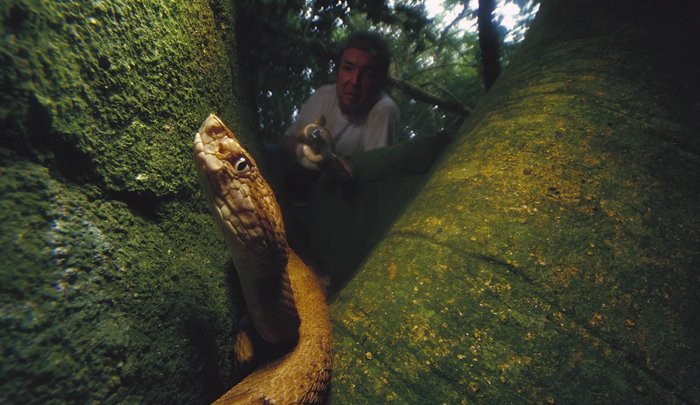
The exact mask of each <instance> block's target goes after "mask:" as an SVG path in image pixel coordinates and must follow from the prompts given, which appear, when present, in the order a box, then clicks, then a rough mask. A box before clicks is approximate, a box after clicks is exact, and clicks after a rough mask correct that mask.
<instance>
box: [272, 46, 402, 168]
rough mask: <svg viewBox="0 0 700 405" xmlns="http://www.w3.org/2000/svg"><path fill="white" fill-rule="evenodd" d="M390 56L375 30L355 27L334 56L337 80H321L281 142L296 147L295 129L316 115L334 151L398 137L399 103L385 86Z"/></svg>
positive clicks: (373, 146)
mask: <svg viewBox="0 0 700 405" xmlns="http://www.w3.org/2000/svg"><path fill="white" fill-rule="evenodd" d="M390 62H391V56H390V53H389V48H388V47H387V45H386V43H384V41H383V40H382V39H381V38H380V37H379V35H377V34H375V33H370V32H359V33H355V34H352V35H350V36H349V37H348V38H347V39H346V40H345V41H344V42H343V43H342V44H341V47H340V51H339V52H338V56H337V58H336V67H335V77H336V83H335V84H329V85H325V86H322V87H321V88H319V89H318V90H316V92H314V94H312V95H311V97H309V99H308V100H307V101H306V102H305V103H304V105H303V106H302V107H301V110H300V111H299V115H298V116H297V118H296V120H295V121H294V123H293V124H292V126H291V127H290V128H289V129H288V130H287V131H286V132H285V138H284V140H283V143H284V145H285V148H286V149H287V150H289V151H295V153H297V158H298V159H299V158H300V156H299V155H298V151H296V149H297V146H298V145H297V143H298V142H297V139H296V136H297V134H299V133H300V131H302V129H303V128H304V127H305V126H306V125H308V124H311V123H314V122H316V121H317V120H318V119H319V117H320V116H324V117H325V125H324V126H325V127H326V128H327V129H328V130H329V131H330V133H331V135H332V137H333V140H334V143H335V152H336V154H338V155H340V156H349V155H352V154H355V153H359V152H365V151H368V150H372V149H376V148H379V147H382V146H386V145H389V144H392V143H394V142H395V141H396V136H397V133H398V130H399V108H398V106H397V105H396V103H395V102H394V100H392V99H391V98H390V97H389V96H388V95H386V93H384V91H383V89H384V86H385V84H386V82H387V76H388V69H389V64H390Z"/></svg>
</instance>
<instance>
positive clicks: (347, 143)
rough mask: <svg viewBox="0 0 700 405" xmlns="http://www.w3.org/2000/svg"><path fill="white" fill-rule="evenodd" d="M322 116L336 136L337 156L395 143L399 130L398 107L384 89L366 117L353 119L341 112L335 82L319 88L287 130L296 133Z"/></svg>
mask: <svg viewBox="0 0 700 405" xmlns="http://www.w3.org/2000/svg"><path fill="white" fill-rule="evenodd" d="M320 115H323V116H325V117H326V125H325V127H326V129H328V131H329V132H330V133H331V135H332V136H333V140H334V142H335V151H336V153H337V154H338V155H341V156H349V155H352V154H355V153H358V152H365V151H368V150H372V149H376V148H380V147H382V146H386V145H390V144H392V143H395V142H396V137H397V134H398V130H399V107H398V106H397V105H396V103H395V102H394V100H392V99H391V97H389V96H388V95H386V94H385V93H384V92H382V93H381V95H380V98H379V101H377V103H376V104H375V105H374V106H373V107H372V109H371V110H370V111H369V113H368V114H367V116H365V117H363V118H362V119H360V120H355V121H351V120H350V119H349V118H348V117H347V116H346V115H345V114H343V113H342V111H340V105H339V104H338V94H337V93H336V89H335V84H327V85H325V86H322V87H320V88H319V89H317V90H316V92H314V94H312V95H311V97H309V99H308V100H306V102H305V103H304V105H302V106H301V110H300V111H299V115H298V116H297V118H296V120H294V123H293V124H292V126H290V127H289V129H287V131H286V132H285V135H286V136H294V135H296V134H298V133H299V132H301V130H302V129H303V128H304V127H305V126H306V125H308V124H310V123H313V122H316V120H317V119H318V118H319V116H320Z"/></svg>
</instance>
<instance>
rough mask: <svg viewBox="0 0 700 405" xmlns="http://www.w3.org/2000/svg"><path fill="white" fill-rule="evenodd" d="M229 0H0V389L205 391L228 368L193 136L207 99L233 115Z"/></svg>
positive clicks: (130, 394)
mask: <svg viewBox="0 0 700 405" xmlns="http://www.w3.org/2000/svg"><path fill="white" fill-rule="evenodd" d="M232 6H233V5H232V3H229V2H206V1H195V2H170V1H147V2H130V1H117V2H105V1H84V2H83V1H77V2H37V1H31V0H26V1H19V0H17V1H6V2H2V4H1V5H0V18H1V19H2V26H1V29H2V31H1V32H0V37H1V38H2V43H0V47H1V48H0V65H1V67H2V69H1V71H2V75H1V76H0V78H1V80H2V82H1V83H0V87H1V88H2V89H3V91H2V93H0V100H1V101H2V102H1V103H0V106H1V107H0V120H2V123H3V128H4V130H3V131H4V132H3V137H2V141H1V142H2V144H1V145H0V152H1V153H0V170H1V171H2V175H1V176H0V190H1V192H0V207H1V211H2V212H1V213H0V227H1V228H0V230H1V231H2V233H1V234H0V243H1V244H0V246H1V250H0V262H2V263H3V266H2V267H1V270H0V271H1V273H0V307H1V308H2V311H1V312H0V323H1V324H2V326H3V334H2V336H1V337H0V347H1V350H2V353H3V354H2V357H0V375H2V380H3V384H2V388H0V402H4V403H19V402H22V403H46V402H89V401H94V402H100V403H103V402H104V403H204V402H207V401H210V400H211V399H212V398H213V397H214V396H216V395H217V394H219V393H220V392H221V391H223V390H224V389H225V388H227V387H228V386H229V385H230V384H231V381H232V380H234V379H235V378H238V377H240V376H236V375H235V374H234V371H233V370H234V369H233V365H232V364H231V359H232V356H231V350H232V336H233V331H234V328H235V322H234V319H235V317H236V311H237V306H236V305H235V301H234V297H233V296H232V295H231V282H232V281H233V280H234V278H233V277H232V268H231V265H230V261H229V260H228V255H227V253H226V251H225V249H224V245H223V240H222V239H221V237H220V235H219V234H218V232H217V230H216V228H215V227H214V225H213V223H212V221H211V219H210V216H209V213H208V211H207V210H206V209H205V206H204V203H203V199H202V198H201V195H200V194H199V192H198V190H199V186H198V184H197V181H196V176H195V173H194V165H193V163H192V157H191V151H190V148H191V142H192V138H193V135H194V132H195V131H196V130H197V128H198V127H199V125H200V124H201V122H202V120H203V119H204V118H205V117H206V116H207V114H209V113H210V112H217V113H219V114H221V115H222V116H223V117H224V118H225V119H226V121H227V123H230V124H231V125H232V126H233V127H236V128H240V127H241V126H240V125H239V124H238V120H237V119H236V115H235V113H236V106H237V101H236V100H237V99H236V92H235V89H236V84H235V80H234V79H235V77H234V76H233V73H234V72H235V64H236V61H235V56H234V55H230V54H229V52H228V51H229V50H230V49H231V48H232V47H233V46H234V45H235V44H228V43H225V42H224V41H228V40H231V39H232V31H233V25H232V21H233V16H234V12H233V10H232ZM241 132H242V134H243V136H244V137H245V135H247V134H248V132H247V131H245V130H241Z"/></svg>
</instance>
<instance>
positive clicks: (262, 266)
mask: <svg viewBox="0 0 700 405" xmlns="http://www.w3.org/2000/svg"><path fill="white" fill-rule="evenodd" d="M193 151H194V155H195V162H196V165H197V168H198V169H199V170H198V171H199V174H200V178H201V180H202V188H203V191H204V193H205V194H206V195H207V196H208V200H209V202H210V206H211V208H212V211H213V214H214V218H215V221H216V222H217V223H218V224H219V227H220V228H221V229H222V231H223V233H224V238H225V239H226V243H227V245H228V247H229V251H230V252H231V255H232V257H233V262H234V264H235V267H236V270H237V272H238V275H239V278H240V280H241V287H242V289H243V294H244V297H245V300H246V304H247V307H248V311H249V312H250V317H251V319H252V321H253V326H254V327H255V329H256V331H257V332H258V333H259V335H260V336H261V337H262V339H263V340H265V341H266V342H268V343H270V344H273V345H277V344H284V343H289V342H296V344H294V346H293V348H292V349H291V351H289V352H288V353H286V354H284V355H283V356H282V357H280V358H278V359H276V360H273V361H271V362H270V363H267V364H265V365H263V366H261V367H260V368H258V369H257V370H255V371H253V372H252V373H251V374H249V375H248V376H247V377H245V378H244V379H243V380H242V381H240V382H239V383H238V384H236V385H235V386H234V387H233V388H231V389H230V390H229V391H228V392H226V393H225V394H224V395H223V396H221V397H220V398H219V399H217V400H216V401H215V403H217V404H232V403H246V404H253V403H261V404H262V403H265V404H267V403H275V404H291V403H298V404H313V403H319V402H321V401H322V400H323V398H324V396H325V393H326V391H327V388H328V385H329V382H330V370H331V327H330V318H329V314H328V307H327V304H326V301H325V295H324V293H323V289H322V287H321V284H320V283H319V280H318V279H317V277H316V275H315V274H314V273H313V271H312V270H311V269H309V268H308V266H306V264H304V262H303V261H302V260H301V259H300V258H299V256H297V254H296V253H294V251H293V250H292V249H291V248H290V247H289V246H288V244H287V240H286V234H285V229H284V222H283V220H282V214H281V211H280V208H279V205H278V204H277V201H276V199H275V195H274V193H273V192H272V190H271V188H270V186H269V185H268V184H267V182H266V181H265V179H264V178H263V177H262V175H261V174H260V171H259V170H258V168H257V165H256V163H255V160H253V158H252V157H251V156H250V155H249V154H248V152H247V151H246V150H245V149H244V148H243V147H242V146H241V145H240V143H239V142H238V140H237V139H236V137H235V135H234V134H233V132H232V131H231V130H230V129H228V128H227V127H226V126H225V125H224V123H223V122H222V121H221V119H219V118H218V117H217V116H216V115H214V114H211V115H209V117H207V119H206V120H204V123H203V124H202V126H201V128H200V129H199V131H198V132H197V134H196V135H195V139H194V145H193Z"/></svg>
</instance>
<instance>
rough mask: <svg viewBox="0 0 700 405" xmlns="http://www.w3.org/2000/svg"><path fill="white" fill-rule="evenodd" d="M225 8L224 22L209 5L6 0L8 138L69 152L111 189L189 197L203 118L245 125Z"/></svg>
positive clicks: (37, 149) (4, 61)
mask: <svg viewBox="0 0 700 405" xmlns="http://www.w3.org/2000/svg"><path fill="white" fill-rule="evenodd" d="M220 8H221V10H220V12H222V13H225V14H224V15H223V16H214V15H213V12H212V10H211V8H210V5H209V3H208V2H201V1H195V2H169V1H148V2H139V3H134V2H131V1H117V2H113V1H112V2H104V1H98V2H49V3H41V4H38V3H35V2H33V1H10V2H4V3H3V6H2V15H3V19H4V21H5V24H4V29H5V30H6V31H5V32H4V38H5V40H4V43H3V52H2V53H1V54H0V55H1V56H2V65H3V88H7V89H8V90H9V91H7V93H6V94H7V96H8V97H11V99H10V100H11V103H8V105H9V108H8V109H5V108H3V111H2V113H1V116H2V117H3V118H4V120H6V121H8V124H9V125H8V126H9V129H10V133H11V135H12V137H11V138H10V139H9V141H10V142H12V143H13V144H15V145H21V146H23V147H26V146H31V148H32V149H34V150H35V152H34V153H41V151H46V149H52V148H53V149H54V150H52V153H54V154H56V153H58V154H59V158H62V157H64V156H61V153H64V154H65V153H69V152H68V151H66V150H65V149H68V150H69V151H70V153H72V155H73V156H80V157H81V158H82V159H84V160H85V162H84V166H85V168H86V170H87V171H89V173H79V174H81V175H85V174H91V175H94V176H96V177H97V180H98V181H99V182H100V183H102V184H103V185H104V187H105V188H106V190H109V191H115V192H129V193H132V192H133V193H140V194H149V195H155V196H157V197H162V196H173V195H175V194H177V193H178V192H182V191H183V190H191V189H192V188H193V184H194V183H193V182H192V181H191V178H192V177H193V172H192V167H191V165H188V164H183V162H188V161H189V160H190V156H189V154H190V152H189V147H188V145H189V144H190V138H191V137H192V135H193V133H194V132H195V131H196V129H197V128H198V126H199V123H200V122H201V121H202V120H203V119H204V118H205V117H206V116H207V115H208V114H209V113H210V112H217V113H219V114H221V115H223V116H224V117H225V118H226V119H227V122H231V123H232V124H235V123H236V120H235V119H234V117H235V115H234V112H235V108H236V101H235V98H234V97H233V96H234V88H235V86H234V84H233V83H234V82H233V80H232V76H231V73H232V71H233V68H232V63H235V60H233V61H232V60H230V59H229V57H228V55H227V53H226V52H224V51H225V50H227V49H228V48H227V47H226V46H225V45H224V44H223V43H222V42H221V41H222V33H225V32H226V30H230V29H231V23H230V22H228V26H226V25H225V23H224V21H226V20H225V18H227V17H228V18H230V17H231V12H230V11H228V8H229V7H226V6H221V7H220ZM3 105H4V103H3ZM47 134H50V138H49V139H47V137H46V135H47ZM52 138H55V139H52ZM57 144H60V145H61V150H55V149H56V148H55V145H57Z"/></svg>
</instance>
